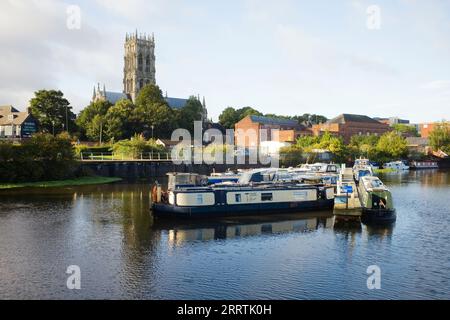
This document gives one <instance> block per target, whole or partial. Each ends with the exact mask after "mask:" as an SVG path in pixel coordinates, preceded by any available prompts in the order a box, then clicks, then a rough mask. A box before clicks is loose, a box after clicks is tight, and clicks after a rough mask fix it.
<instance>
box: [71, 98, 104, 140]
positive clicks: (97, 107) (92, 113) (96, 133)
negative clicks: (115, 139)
mask: <svg viewBox="0 0 450 320" xmlns="http://www.w3.org/2000/svg"><path fill="white" fill-rule="evenodd" d="M111 106H112V104H111V103H110V102H109V101H96V102H91V104H89V105H88V106H87V107H86V108H84V109H83V110H82V111H81V112H80V113H79V115H78V118H77V124H78V126H79V127H80V130H81V133H82V135H83V136H85V137H87V138H89V139H91V140H94V141H98V140H99V138H100V125H102V126H103V121H102V120H103V119H104V118H105V116H106V113H107V112H108V110H109V108H111ZM94 119H95V121H94ZM102 131H103V128H102Z"/></svg>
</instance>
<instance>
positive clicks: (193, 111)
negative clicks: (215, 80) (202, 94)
mask: <svg viewBox="0 0 450 320" xmlns="http://www.w3.org/2000/svg"><path fill="white" fill-rule="evenodd" d="M202 113H203V105H202V103H201V102H200V100H198V99H197V98H196V97H194V96H190V97H189V99H188V101H187V102H186V105H185V106H184V107H183V108H182V109H181V110H180V112H179V119H178V125H179V126H180V127H181V128H184V129H187V130H189V131H190V132H191V134H193V131H194V121H200V120H202Z"/></svg>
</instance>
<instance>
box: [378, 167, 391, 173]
mask: <svg viewBox="0 0 450 320" xmlns="http://www.w3.org/2000/svg"><path fill="white" fill-rule="evenodd" d="M373 172H374V173H390V172H395V169H394V168H385V169H375V170H373Z"/></svg>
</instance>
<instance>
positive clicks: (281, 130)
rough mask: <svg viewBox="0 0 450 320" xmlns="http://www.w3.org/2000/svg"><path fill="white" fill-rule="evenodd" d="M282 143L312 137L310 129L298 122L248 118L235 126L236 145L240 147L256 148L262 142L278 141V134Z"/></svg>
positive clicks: (255, 117)
mask: <svg viewBox="0 0 450 320" xmlns="http://www.w3.org/2000/svg"><path fill="white" fill-rule="evenodd" d="M275 131H277V133H278V141H277V142H280V143H292V142H294V141H295V140H296V139H297V138H298V137H300V136H303V135H311V134H312V132H311V130H310V129H309V128H307V127H305V126H302V125H300V124H299V123H298V122H297V121H296V120H289V119H283V118H270V117H262V116H247V117H245V118H244V119H242V120H241V121H239V122H237V123H236V124H235V144H236V146H238V147H245V148H256V147H259V146H260V145H261V142H265V141H276V140H277V139H276V134H277V133H276V132H275Z"/></svg>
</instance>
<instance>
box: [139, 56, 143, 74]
mask: <svg viewBox="0 0 450 320" xmlns="http://www.w3.org/2000/svg"><path fill="white" fill-rule="evenodd" d="M142 63H143V62H142V53H139V57H138V68H139V71H142Z"/></svg>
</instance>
